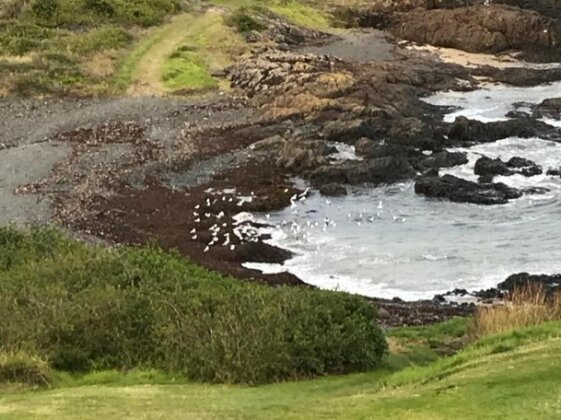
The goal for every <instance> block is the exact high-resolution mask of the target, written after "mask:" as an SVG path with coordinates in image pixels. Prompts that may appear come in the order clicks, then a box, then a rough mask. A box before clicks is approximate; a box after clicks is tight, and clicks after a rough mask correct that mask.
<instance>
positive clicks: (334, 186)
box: [319, 182, 347, 197]
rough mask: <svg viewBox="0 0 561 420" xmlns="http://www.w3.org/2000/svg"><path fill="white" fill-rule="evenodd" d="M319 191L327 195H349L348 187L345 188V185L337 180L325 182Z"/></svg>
mask: <svg viewBox="0 0 561 420" xmlns="http://www.w3.org/2000/svg"><path fill="white" fill-rule="evenodd" d="M319 192H320V193H321V194H322V195H327V196H331V197H340V196H343V195H347V189H346V188H345V186H344V185H341V184H338V183H336V182H332V183H329V184H323V185H322V186H321V187H319Z"/></svg>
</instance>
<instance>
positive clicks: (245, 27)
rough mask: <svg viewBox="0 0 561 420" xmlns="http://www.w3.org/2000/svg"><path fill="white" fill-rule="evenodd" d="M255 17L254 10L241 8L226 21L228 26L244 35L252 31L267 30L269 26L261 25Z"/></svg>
mask: <svg viewBox="0 0 561 420" xmlns="http://www.w3.org/2000/svg"><path fill="white" fill-rule="evenodd" d="M254 15H255V12H254V11H253V10H252V9H250V8H248V7H240V8H239V9H237V10H236V11H235V12H234V13H232V14H231V15H230V16H229V17H228V18H227V19H226V24H227V25H229V26H231V27H233V28H236V30H237V31H238V32H240V33H242V34H243V33H246V32H251V31H258V32H260V31H263V30H265V29H267V26H266V25H264V24H263V23H261V22H260V21H259V20H258V18H256V17H255V16H254Z"/></svg>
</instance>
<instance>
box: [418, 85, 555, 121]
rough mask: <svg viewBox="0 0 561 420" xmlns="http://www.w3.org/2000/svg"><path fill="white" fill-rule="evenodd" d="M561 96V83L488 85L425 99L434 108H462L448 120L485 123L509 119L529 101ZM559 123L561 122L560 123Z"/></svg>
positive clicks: (445, 118) (449, 115) (534, 102)
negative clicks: (460, 119) (523, 103)
mask: <svg viewBox="0 0 561 420" xmlns="http://www.w3.org/2000/svg"><path fill="white" fill-rule="evenodd" d="M559 95H561V82H555V83H551V84H547V85H539V86H534V87H512V86H507V85H501V84H499V85H489V84H488V85H484V86H483V87H482V88H481V89H478V90H474V91H471V92H457V91H449V92H438V93H436V94H434V95H432V96H429V97H427V98H424V99H423V100H424V101H425V102H427V103H429V104H432V105H439V106H451V107H457V108H460V109H458V110H456V111H453V112H450V113H448V114H446V116H445V117H444V121H446V122H452V121H454V120H455V119H456V117H458V116H460V115H461V116H465V117H467V118H470V119H474V120H479V121H483V122H491V121H502V120H507V119H508V118H507V117H506V114H507V113H508V112H509V111H512V110H514V109H515V106H514V104H515V103H520V102H528V103H533V104H539V103H540V102H542V101H543V100H544V99H547V98H551V97H554V96H559ZM557 123H558V124H559V122H557Z"/></svg>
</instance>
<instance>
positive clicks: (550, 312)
mask: <svg viewBox="0 0 561 420" xmlns="http://www.w3.org/2000/svg"><path fill="white" fill-rule="evenodd" d="M557 319H561V292H555V293H548V291H547V290H546V288H545V287H544V286H543V285H542V284H527V285H525V286H523V287H519V288H517V289H515V290H514V291H513V292H512V293H510V294H508V295H507V296H506V298H505V300H504V302H502V303H501V304H497V305H492V306H482V307H480V308H478V310H477V313H476V315H475V320H474V332H475V334H476V335H478V336H485V335H489V334H495V333H500V332H506V331H512V330H516V329H518V328H523V327H527V326H530V325H539V324H542V323H544V322H547V321H552V320H557Z"/></svg>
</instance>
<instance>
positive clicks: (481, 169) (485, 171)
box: [473, 156, 512, 177]
mask: <svg viewBox="0 0 561 420" xmlns="http://www.w3.org/2000/svg"><path fill="white" fill-rule="evenodd" d="M473 173H474V174H475V175H481V176H485V177H488V176H491V177H493V176H496V175H512V171H511V170H510V169H508V166H507V165H506V163H504V162H503V161H502V160H500V159H499V158H497V159H490V158H488V157H486V156H482V157H480V158H479V159H477V162H475V166H474V168H473Z"/></svg>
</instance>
